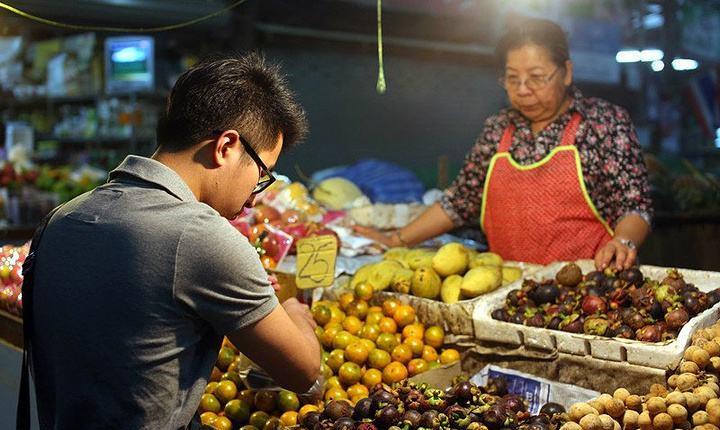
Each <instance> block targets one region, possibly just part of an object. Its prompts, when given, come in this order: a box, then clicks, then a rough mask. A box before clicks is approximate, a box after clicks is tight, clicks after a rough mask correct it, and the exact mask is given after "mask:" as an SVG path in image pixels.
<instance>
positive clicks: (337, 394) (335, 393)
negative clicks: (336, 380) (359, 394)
mask: <svg viewBox="0 0 720 430" xmlns="http://www.w3.org/2000/svg"><path fill="white" fill-rule="evenodd" d="M341 399H344V400H347V399H348V395H347V393H346V392H345V390H343V389H342V388H330V389H329V390H327V391H325V401H326V402H329V401H330V400H341Z"/></svg>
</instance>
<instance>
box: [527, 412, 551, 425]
mask: <svg viewBox="0 0 720 430" xmlns="http://www.w3.org/2000/svg"><path fill="white" fill-rule="evenodd" d="M550 417H552V415H548V414H543V413H542V412H540V415H535V416H532V417H530V418H528V419H527V421H525V423H527V424H528V425H529V426H540V427H541V428H547V427H548V426H549V425H550Z"/></svg>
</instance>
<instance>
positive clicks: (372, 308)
mask: <svg viewBox="0 0 720 430" xmlns="http://www.w3.org/2000/svg"><path fill="white" fill-rule="evenodd" d="M382 311H383V309H382V306H370V307H369V308H368V314H370V313H372V312H379V313H382Z"/></svg>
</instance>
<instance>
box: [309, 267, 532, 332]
mask: <svg viewBox="0 0 720 430" xmlns="http://www.w3.org/2000/svg"><path fill="white" fill-rule="evenodd" d="M505 265H506V266H512V267H519V268H520V269H521V270H522V272H523V273H522V276H521V278H520V279H523V278H526V277H528V276H530V275H532V274H533V273H535V272H536V271H538V270H540V269H542V268H543V266H540V265H537V264H530V263H523V262H514V261H508V262H506V263H505ZM350 279H351V278H350V277H340V278H338V279H336V281H335V285H334V286H333V287H330V288H329V289H326V291H325V292H324V293H323V298H325V299H337V297H339V295H340V294H339V293H338V292H340V291H343V292H344V291H346V284H347V282H349V280H350ZM512 284H514V283H511V284H508V285H512ZM501 288H503V289H504V288H505V287H501ZM490 294H492V293H490ZM487 296H488V295H487V294H486V295H482V296H479V297H475V298H473V299H468V300H461V301H459V302H457V303H453V304H451V305H450V304H447V303H443V302H441V301H440V300H431V299H425V298H422V297H416V296H413V295H410V294H402V293H396V292H393V291H391V290H390V289H387V290H385V291H382V292H380V293H376V294H375V297H374V303H377V302H378V301H382V300H383V299H386V298H389V297H395V298H397V299H398V300H400V302H402V303H404V304H409V305H410V306H412V307H413V308H414V309H415V312H416V314H417V316H418V319H419V320H420V322H422V323H423V324H425V325H438V326H440V327H442V328H443V330H445V333H448V334H453V335H458V336H473V335H474V333H473V330H474V324H473V311H474V309H475V307H476V306H477V304H478V303H480V302H482V301H484V300H486V297H487Z"/></svg>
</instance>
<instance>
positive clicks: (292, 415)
mask: <svg viewBox="0 0 720 430" xmlns="http://www.w3.org/2000/svg"><path fill="white" fill-rule="evenodd" d="M280 422H281V423H282V424H283V425H284V426H285V427H293V426H296V425H297V423H298V413H297V412H295V411H287V412H285V413H283V414H282V415H280Z"/></svg>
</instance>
